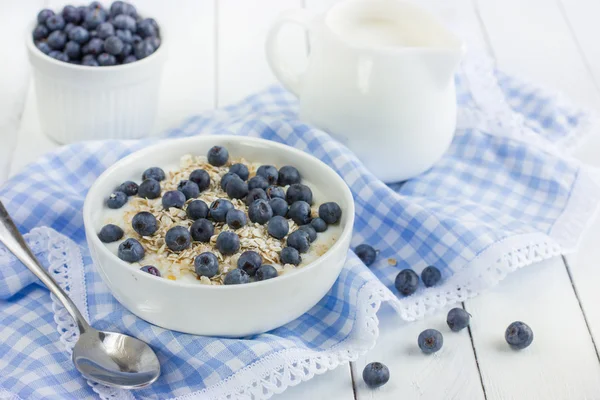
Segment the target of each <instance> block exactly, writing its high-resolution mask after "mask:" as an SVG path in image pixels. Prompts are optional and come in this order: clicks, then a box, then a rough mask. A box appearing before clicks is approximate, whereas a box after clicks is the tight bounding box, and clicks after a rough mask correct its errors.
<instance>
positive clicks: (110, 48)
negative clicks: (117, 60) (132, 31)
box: [104, 36, 123, 56]
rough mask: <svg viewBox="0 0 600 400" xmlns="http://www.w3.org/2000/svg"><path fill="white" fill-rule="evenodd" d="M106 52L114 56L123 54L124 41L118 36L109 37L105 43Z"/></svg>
mask: <svg viewBox="0 0 600 400" xmlns="http://www.w3.org/2000/svg"><path fill="white" fill-rule="evenodd" d="M104 51H105V52H107V53H108V54H112V55H113V56H116V55H119V54H121V52H122V51H123V41H122V40H121V39H119V38H118V37H116V36H109V37H107V38H106V40H105V41H104Z"/></svg>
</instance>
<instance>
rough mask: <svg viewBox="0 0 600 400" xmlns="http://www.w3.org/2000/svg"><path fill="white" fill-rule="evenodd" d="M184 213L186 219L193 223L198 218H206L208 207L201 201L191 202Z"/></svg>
mask: <svg viewBox="0 0 600 400" xmlns="http://www.w3.org/2000/svg"><path fill="white" fill-rule="evenodd" d="M186 213H187V216H188V218H189V219H193V220H194V221H195V220H197V219H200V218H207V217H208V205H207V204H206V203H205V202H204V201H202V200H193V201H191V202H190V204H188V206H187V210H186Z"/></svg>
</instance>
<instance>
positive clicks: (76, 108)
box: [26, 14, 168, 143]
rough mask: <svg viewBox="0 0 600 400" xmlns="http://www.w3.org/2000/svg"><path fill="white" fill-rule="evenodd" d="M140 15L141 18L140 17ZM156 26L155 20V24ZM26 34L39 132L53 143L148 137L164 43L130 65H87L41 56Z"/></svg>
mask: <svg viewBox="0 0 600 400" xmlns="http://www.w3.org/2000/svg"><path fill="white" fill-rule="evenodd" d="M142 15H144V14H142ZM159 25H160V22H159ZM33 27H34V26H33V25H32V26H31V27H30V29H29V30H28V31H27V37H26V44H27V53H28V55H29V61H30V63H31V66H32V70H33V78H34V83H35V92H36V96H37V105H38V114H39V116H40V124H41V127H42V131H43V132H44V133H45V134H46V135H47V136H49V137H50V138H52V139H54V140H56V141H57V142H59V143H73V142H77V141H81V140H96V139H136V138H141V137H144V136H148V135H150V134H151V133H152V127H153V125H154V120H155V116H156V110H157V106H158V93H159V89H160V81H161V76H162V69H163V64H164V62H165V59H166V56H167V46H168V40H165V35H164V29H162V26H161V32H160V33H161V45H160V46H159V48H158V49H157V50H156V51H155V52H154V53H153V54H152V55H150V56H149V57H146V58H144V59H142V60H139V61H136V62H134V63H131V64H125V65H115V66H112V67H88V66H81V65H75V64H69V63H66V62H62V61H58V60H55V59H53V58H51V57H50V56H48V55H46V54H44V53H42V52H41V51H40V50H39V49H38V48H37V47H36V46H35V44H34V42H33V38H32V36H31V32H32V31H33Z"/></svg>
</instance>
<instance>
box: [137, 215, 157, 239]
mask: <svg viewBox="0 0 600 400" xmlns="http://www.w3.org/2000/svg"><path fill="white" fill-rule="evenodd" d="M131 227H132V228H133V230H134V231H136V232H137V233H138V234H139V235H140V236H152V235H154V233H156V231H157V230H158V221H157V220H156V217H155V216H154V215H152V214H150V213H149V212H148V211H141V212H139V213H137V214H135V215H134V217H133V219H132V220H131Z"/></svg>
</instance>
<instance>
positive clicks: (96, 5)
mask: <svg viewBox="0 0 600 400" xmlns="http://www.w3.org/2000/svg"><path fill="white" fill-rule="evenodd" d="M87 8H88V10H92V11H93V10H103V11H104V7H102V3H100V2H99V1H92V2H91V3H90V4H88V6H87Z"/></svg>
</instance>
